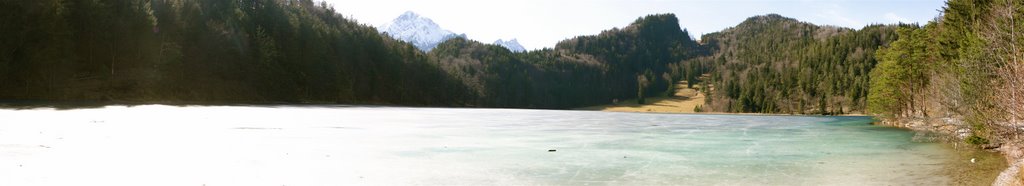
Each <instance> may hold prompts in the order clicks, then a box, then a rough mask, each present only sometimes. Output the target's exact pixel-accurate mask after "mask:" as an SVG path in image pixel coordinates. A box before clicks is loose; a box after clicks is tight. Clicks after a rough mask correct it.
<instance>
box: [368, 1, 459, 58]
mask: <svg viewBox="0 0 1024 186" xmlns="http://www.w3.org/2000/svg"><path fill="white" fill-rule="evenodd" d="M381 28H383V29H381V31H382V32H384V33H387V35H389V36H391V37H392V38H395V39H398V40H402V41H405V42H409V43H412V44H413V45H415V46H416V48H419V49H420V50H423V51H430V49H434V47H436V46H437V45H438V44H441V43H442V42H444V41H447V40H448V39H451V38H456V37H461V38H466V34H455V33H454V32H452V31H448V30H445V29H442V28H441V26H440V25H437V23H434V21H432V20H430V19H429V18H426V17H422V16H420V15H419V14H416V13H415V12H412V11H407V12H405V13H403V14H402V15H401V16H398V18H395V19H394V20H392V21H391V23H388V24H386V25H384V26H382V27H381Z"/></svg>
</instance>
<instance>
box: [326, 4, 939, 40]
mask: <svg viewBox="0 0 1024 186" xmlns="http://www.w3.org/2000/svg"><path fill="white" fill-rule="evenodd" d="M326 1H327V2H328V3H329V4H332V5H334V8H335V9H336V10H337V11H338V13H340V14H343V15H345V16H346V17H349V18H354V19H356V20H357V21H359V22H360V23H363V24H368V25H372V26H379V25H383V24H385V23H387V22H390V21H391V20H392V19H394V18H396V17H398V16H399V15H401V14H402V13H404V12H405V11H413V12H416V13H418V14H420V15H422V16H424V17H428V18H430V19H432V20H434V22H436V23H437V24H439V25H441V27H442V28H445V29H448V30H451V31H453V32H456V33H465V34H466V35H467V36H468V37H469V38H470V39H473V40H478V41H481V42H484V43H491V42H494V40H497V39H511V38H517V39H519V43H521V44H522V45H523V46H524V47H526V48H527V49H531V50H532V49H539V48H545V47H554V45H555V43H557V42H558V41H561V40H563V39H567V38H572V37H574V36H579V35H593V34H597V33H600V32H601V31H602V30H607V29H611V28H613V27H620V28H621V27H624V26H626V25H628V24H629V23H631V22H633V21H634V20H636V19H637V18H638V17H641V16H644V15H648V14H656V13H674V14H675V15H676V17H678V18H679V25H680V26H681V27H683V28H686V29H688V30H689V31H690V33H691V34H692V35H693V36H694V37H696V38H698V39H699V38H700V35H701V34H704V33H709V32H715V31H719V30H722V29H725V28H728V27H731V26H735V25H736V24H738V23H740V22H742V21H743V20H744V19H746V18H748V17H751V16H755V15H763V14H768V13H777V14H780V15H782V16H786V17H792V18H796V19H798V20H801V21H805V22H811V23H814V24H819V25H837V26H843V27H850V28H857V29H859V28H861V27H863V26H865V25H868V24H872V23H896V22H920V23H925V22H927V21H929V20H932V19H934V18H935V17H936V16H938V15H939V11H938V10H939V9H941V8H942V6H943V5H944V2H945V1H943V0H326Z"/></svg>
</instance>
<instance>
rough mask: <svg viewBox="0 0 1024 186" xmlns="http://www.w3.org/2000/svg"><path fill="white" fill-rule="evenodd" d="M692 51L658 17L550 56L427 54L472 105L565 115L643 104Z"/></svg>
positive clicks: (666, 19)
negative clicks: (621, 102)
mask: <svg viewBox="0 0 1024 186" xmlns="http://www.w3.org/2000/svg"><path fill="white" fill-rule="evenodd" d="M698 49H699V47H698V46H697V44H696V42H694V41H693V40H691V39H690V37H689V35H688V33H686V31H684V30H681V29H680V28H679V23H678V20H677V19H676V18H675V16H673V15H671V14H665V15H652V16H647V17H643V18H640V19H638V20H637V21H636V22H634V23H633V24H630V25H629V26H627V27H626V28H624V29H612V30H607V31H604V32H602V33H601V34H600V35H597V36H581V37H576V38H574V39H570V40H566V41H562V42H560V43H559V44H558V46H557V47H556V48H555V49H543V50H535V51H529V52H525V53H512V52H509V51H508V50H506V49H505V48H502V47H499V46H497V45H486V44H481V43H479V42H475V41H468V40H465V39H451V40H448V41H446V42H444V43H442V44H440V45H438V47H437V48H435V49H433V50H431V52H430V55H432V56H436V57H437V58H438V59H439V60H440V61H441V64H442V66H443V68H444V69H445V71H447V72H448V73H449V74H451V75H452V76H454V77H458V78H459V79H461V80H462V81H463V83H464V84H466V85H467V86H468V87H469V88H470V89H471V90H472V91H471V92H472V93H473V94H474V95H476V97H475V99H472V100H473V101H472V102H473V103H474V105H476V106H482V107H528V108H572V107H580V106H588V105H596V104H608V103H610V102H611V100H613V99H626V98H633V97H636V98H640V99H638V101H643V99H642V97H645V96H651V95H654V94H656V93H662V92H666V91H667V90H668V89H669V88H670V86H669V84H670V83H671V82H672V78H671V77H670V76H671V74H669V73H668V72H669V71H670V69H669V68H668V64H670V63H673V62H678V61H680V60H682V59H685V58H689V57H691V56H694V55H696V54H697V51H696V50H698ZM655 74H662V78H657V77H656V76H655ZM665 75H668V76H665ZM665 77H668V78H665ZM640 78H643V79H642V80H643V81H641V79H640Z"/></svg>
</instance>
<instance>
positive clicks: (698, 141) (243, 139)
mask: <svg viewBox="0 0 1024 186" xmlns="http://www.w3.org/2000/svg"><path fill="white" fill-rule="evenodd" d="M870 122H871V119H870V118H868V117H799V116H740V115H684V114H640V113H609V112H594V111H552V110H518V109H443V108H396V107H330V106H327V107H305V106H302V107H291V106H281V107H245V106H216V107H208V106H200V107H172V106H160V105H147V106H136V107H123V106H111V107H104V108H95V109H77V110H53V109H34V110H0V185H203V184H205V185H587V184H589V185H680V184H682V185H905V184H912V185H936V184H941V185H944V184H947V183H949V179H948V178H945V177H943V176H941V175H942V174H941V171H942V169H943V165H944V164H945V162H947V161H948V160H949V159H950V158H951V157H952V156H953V155H952V154H953V152H952V150H950V149H948V148H946V147H944V146H943V145H941V144H937V143H917V142H912V141H911V138H912V137H913V134H912V133H911V132H908V131H904V130H898V129H891V128H885V127H878V126H872V125H869V123H870ZM549 150H556V151H554V152H549Z"/></svg>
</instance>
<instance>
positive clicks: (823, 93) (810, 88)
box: [683, 14, 911, 114]
mask: <svg viewBox="0 0 1024 186" xmlns="http://www.w3.org/2000/svg"><path fill="white" fill-rule="evenodd" d="M904 26H911V25H904ZM897 27H898V26H885V25H871V26H867V27H864V28H862V29H860V30H852V29H848V28H840V27H832V26H817V25H813V24H810V23H804V22H800V21H797V20H795V19H792V18H787V17H782V16H779V15H776V14H769V15H764V16H756V17H752V18H749V19H747V20H745V21H744V22H742V23H740V24H739V25H737V26H736V27H732V28H728V29H726V30H723V31H721V32H715V33H710V34H707V35H704V36H703V38H702V40H701V41H702V42H703V46H704V47H706V48H707V50H708V51H710V52H711V54H710V55H708V56H706V57H701V58H696V59H693V60H691V61H687V62H684V63H683V64H690V65H698V66H700V67H701V68H694V69H696V70H695V71H696V72H708V73H710V75H711V76H710V78H709V80H708V81H710V82H709V84H710V88H709V89H708V90H706V91H708V93H709V96H708V99H707V103H706V104H707V105H708V106H705V107H704V109H706V110H713V111H719V112H757V113H791V114H843V113H850V112H861V113H863V111H864V110H865V107H866V105H867V104H866V103H867V99H866V98H867V97H868V89H869V85H870V76H869V72H870V71H871V69H873V68H874V66H875V63H876V61H875V58H874V53H875V50H876V49H877V48H878V47H879V46H883V45H886V44H888V43H889V42H891V41H893V40H895V39H896V34H895V30H896V28H897ZM710 90H713V91H710Z"/></svg>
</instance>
